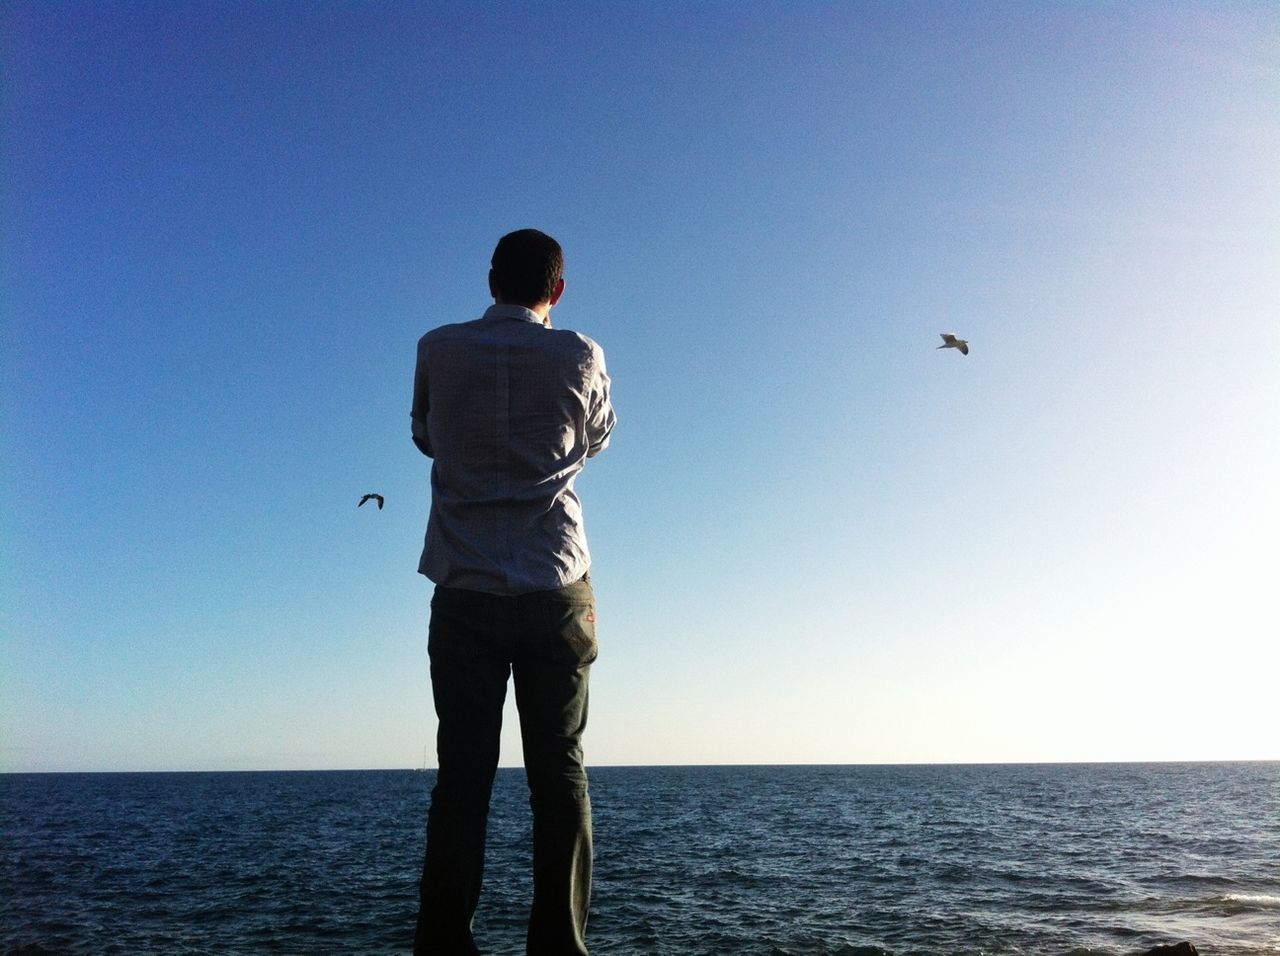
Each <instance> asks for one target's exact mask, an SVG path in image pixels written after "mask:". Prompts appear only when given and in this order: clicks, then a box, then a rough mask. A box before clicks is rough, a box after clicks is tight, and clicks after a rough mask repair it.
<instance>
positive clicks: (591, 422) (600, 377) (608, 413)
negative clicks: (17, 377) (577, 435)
mask: <svg viewBox="0 0 1280 956" xmlns="http://www.w3.org/2000/svg"><path fill="white" fill-rule="evenodd" d="M595 358H596V361H595V374H594V376H593V377H592V382H591V391H590V393H589V394H590V405H589V407H588V408H587V457H588V458H594V457H595V456H596V455H598V454H600V452H602V451H604V450H605V449H606V448H608V447H609V436H610V435H612V434H613V426H614V425H616V424H617V423H618V417H617V415H615V414H614V412H613V402H612V401H611V400H610V398H609V384H610V383H609V373H608V372H607V371H605V367H604V351H603V350H602V349H601V348H600V347H599V346H596V356H595Z"/></svg>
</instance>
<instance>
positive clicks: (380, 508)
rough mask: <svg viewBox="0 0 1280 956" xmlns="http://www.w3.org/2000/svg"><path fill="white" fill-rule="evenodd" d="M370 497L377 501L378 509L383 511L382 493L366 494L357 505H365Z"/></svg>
mask: <svg viewBox="0 0 1280 956" xmlns="http://www.w3.org/2000/svg"><path fill="white" fill-rule="evenodd" d="M370 498H372V499H373V500H374V501H376V502H377V503H378V510H379V511H381V510H382V495H365V496H364V497H363V498H361V499H360V504H358V505H356V507H357V508H359V507H361V506H362V505H364V503H365V502H366V501H368V500H369V499H370Z"/></svg>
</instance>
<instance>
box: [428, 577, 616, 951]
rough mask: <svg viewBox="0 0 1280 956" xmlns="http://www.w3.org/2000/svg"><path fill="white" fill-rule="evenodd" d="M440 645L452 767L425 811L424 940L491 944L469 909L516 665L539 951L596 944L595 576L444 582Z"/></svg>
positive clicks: (441, 709)
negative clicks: (512, 584) (588, 763)
mask: <svg viewBox="0 0 1280 956" xmlns="http://www.w3.org/2000/svg"><path fill="white" fill-rule="evenodd" d="M428 648H429V650H430V654H431V689H432V695H433V696H434V698H435V705H436V716H437V717H438V718H439V730H438V733H437V737H436V751H437V755H438V757H439V766H440V770H439V773H438V776H437V778H436V785H435V789H433V790H432V791H431V810H430V812H429V813H428V814H427V852H426V860H425V862H424V863H423V867H422V883H421V885H420V906H419V910H418V926H417V933H416V935H415V939H414V953H415V954H428V953H429V954H432V956H436V954H449V956H452V954H455V953H462V954H471V953H479V952H480V950H479V949H478V948H477V947H476V944H475V940H474V939H473V938H472V936H471V921H472V917H473V916H474V914H475V910H476V904H477V903H478V902H479V899H480V884H481V878H482V876H483V872H484V842H485V826H486V823H487V820H488V816H489V794H490V791H491V790H492V787H493V776H494V772H495V771H496V769H497V766H498V742H499V740H498V738H499V732H500V731H501V728H502V705H503V701H504V699H505V697H506V693H507V676H508V675H513V676H514V678H515V689H516V706H517V708H518V709H519V712H520V736H521V739H522V742H523V746H524V766H525V774H526V776H527V778H528V781H529V805H530V806H531V807H532V809H533V908H532V910H531V912H530V915H529V933H528V939H527V947H528V952H529V953H534V954H547V956H569V954H574V956H577V954H585V953H586V952H587V947H586V943H585V942H584V935H585V933H586V928H587V904H588V902H589V900H590V897H591V801H590V798H589V797H588V795H587V773H586V770H585V769H584V768H583V766H582V746H581V738H582V731H583V729H584V728H585V727H586V725H587V674H588V671H589V670H590V667H591V662H592V661H594V660H595V659H596V625H595V597H594V595H593V593H592V590H591V582H590V579H589V578H583V580H581V581H578V582H577V583H575V584H571V585H569V586H568V587H566V588H561V589H559V590H555V591H536V592H534V593H532V594H521V595H517V596H514V597H505V596H501V595H494V594H483V593H480V592H478V591H464V590H460V589H458V588H446V587H440V586H437V587H436V590H435V596H434V597H433V598H432V601H431V631H430V638H429V641H428Z"/></svg>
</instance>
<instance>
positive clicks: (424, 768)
mask: <svg viewBox="0 0 1280 956" xmlns="http://www.w3.org/2000/svg"><path fill="white" fill-rule="evenodd" d="M413 772H414V773H426V772H427V748H426V747H423V748H422V766H421V767H414V768H413Z"/></svg>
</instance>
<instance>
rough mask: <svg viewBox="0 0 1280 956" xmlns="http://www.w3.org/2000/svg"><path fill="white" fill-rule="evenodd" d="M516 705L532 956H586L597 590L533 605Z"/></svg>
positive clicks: (526, 613)
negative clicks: (588, 734) (587, 757)
mask: <svg viewBox="0 0 1280 956" xmlns="http://www.w3.org/2000/svg"><path fill="white" fill-rule="evenodd" d="M521 628H522V629H521V634H520V641H519V644H518V649H517V652H516V655H515V660H514V666H513V674H514V678H515V689H516V704H517V706H518V708H519V711H520V735H521V740H522V742H523V746H524V763H525V773H526V775H527V776H528V780H529V805H530V807H531V808H532V810H533V908H532V911H531V913H530V916H529V935H528V941H527V947H528V952H529V953H530V954H537V956H585V954H586V952H587V947H586V942H585V935H586V928H587V911H588V906H589V903H590V899H591V800H590V797H589V795H588V791H587V773H586V769H585V768H584V766H583V759H582V733H583V730H584V729H585V728H586V724H587V686H588V674H589V671H590V667H591V663H592V661H594V660H595V658H596V634H595V607H594V597H593V595H592V593H591V586H590V585H589V584H587V583H586V582H579V583H578V584H575V585H570V586H569V587H568V588H563V589H560V590H558V591H546V592H539V593H538V594H537V595H530V596H528V597H527V599H525V600H523V603H522V610H521Z"/></svg>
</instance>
